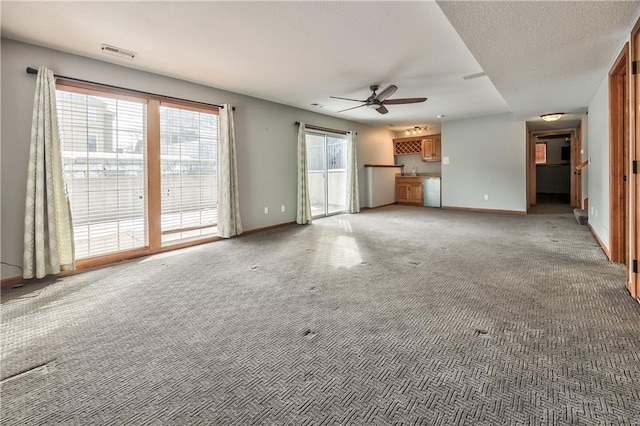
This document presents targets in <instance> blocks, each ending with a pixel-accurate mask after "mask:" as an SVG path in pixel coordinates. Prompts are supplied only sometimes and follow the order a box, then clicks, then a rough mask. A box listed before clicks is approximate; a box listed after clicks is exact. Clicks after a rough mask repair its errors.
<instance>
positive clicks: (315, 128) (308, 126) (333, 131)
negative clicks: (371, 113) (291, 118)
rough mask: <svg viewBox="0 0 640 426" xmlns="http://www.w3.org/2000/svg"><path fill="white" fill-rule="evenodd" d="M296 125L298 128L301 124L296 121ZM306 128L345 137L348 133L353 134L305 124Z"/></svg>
mask: <svg viewBox="0 0 640 426" xmlns="http://www.w3.org/2000/svg"><path fill="white" fill-rule="evenodd" d="M295 124H296V126H299V125H300V122H299V121H296V122H295ZM305 126H306V127H307V128H309V129H311V130H320V131H323V132H331V133H339V134H343V135H346V134H347V133H351V132H348V131H346V130H336V129H330V128H328V127H320V126H314V125H313V124H305ZM353 133H355V134H356V135H357V134H358V132H353Z"/></svg>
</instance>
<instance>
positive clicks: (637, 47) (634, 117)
mask: <svg viewBox="0 0 640 426" xmlns="http://www.w3.org/2000/svg"><path fill="white" fill-rule="evenodd" d="M630 41H631V46H630V49H629V52H630V64H631V65H633V63H634V62H635V63H636V64H638V62H640V18H639V19H638V20H637V21H636V24H635V25H634V27H633V30H631V36H630ZM631 69H632V70H633V66H631ZM629 81H630V90H629V94H630V97H631V105H630V114H629V115H630V117H629V118H630V120H631V123H630V124H631V127H630V128H631V131H630V135H629V136H630V154H631V159H632V160H637V159H638V153H639V152H640V99H639V98H640V76H639V74H638V72H637V71H636V74H631V73H630V75H629ZM631 176H632V178H631V179H630V180H629V203H630V205H631V208H630V211H629V218H630V221H629V227H630V229H629V241H630V244H629V246H630V247H629V251H630V259H638V251H639V250H640V229H639V226H638V225H639V224H640V207H639V206H638V201H639V200H640V182H639V181H638V175H637V174H633V175H631ZM627 289H628V290H629V293H630V294H631V296H632V297H635V298H637V299H638V300H639V301H640V282H638V274H637V272H633V265H632V267H631V268H628V270H627Z"/></svg>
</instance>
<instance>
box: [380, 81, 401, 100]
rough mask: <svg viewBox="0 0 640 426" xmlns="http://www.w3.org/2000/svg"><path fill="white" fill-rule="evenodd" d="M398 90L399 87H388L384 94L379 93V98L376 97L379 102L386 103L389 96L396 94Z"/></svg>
mask: <svg viewBox="0 0 640 426" xmlns="http://www.w3.org/2000/svg"><path fill="white" fill-rule="evenodd" d="M396 90H398V86H395V85H393V84H392V85H390V86H389V87H387V88H386V89H384V90H383V91H382V92H380V93H378V96H376V98H375V99H376V100H377V101H380V102H382V101H384V100H385V99H387V98H388V97H389V96H391V95H393V94H394V93H396Z"/></svg>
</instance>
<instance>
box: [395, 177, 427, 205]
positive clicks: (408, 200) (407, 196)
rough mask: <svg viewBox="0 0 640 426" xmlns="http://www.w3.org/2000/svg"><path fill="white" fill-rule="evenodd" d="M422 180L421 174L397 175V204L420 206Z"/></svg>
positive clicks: (421, 200) (421, 201)
mask: <svg viewBox="0 0 640 426" xmlns="http://www.w3.org/2000/svg"><path fill="white" fill-rule="evenodd" d="M422 182H423V178H422V176H397V177H396V200H397V202H398V204H414V205H418V206H421V205H422V203H423V191H422Z"/></svg>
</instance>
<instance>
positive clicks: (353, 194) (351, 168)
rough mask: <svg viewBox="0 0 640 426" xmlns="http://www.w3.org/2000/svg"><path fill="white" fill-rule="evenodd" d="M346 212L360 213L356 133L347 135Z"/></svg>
mask: <svg viewBox="0 0 640 426" xmlns="http://www.w3.org/2000/svg"><path fill="white" fill-rule="evenodd" d="M347 212H349V213H359V212H360V194H359V191H358V156H357V155H356V132H349V134H348V135H347Z"/></svg>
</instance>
